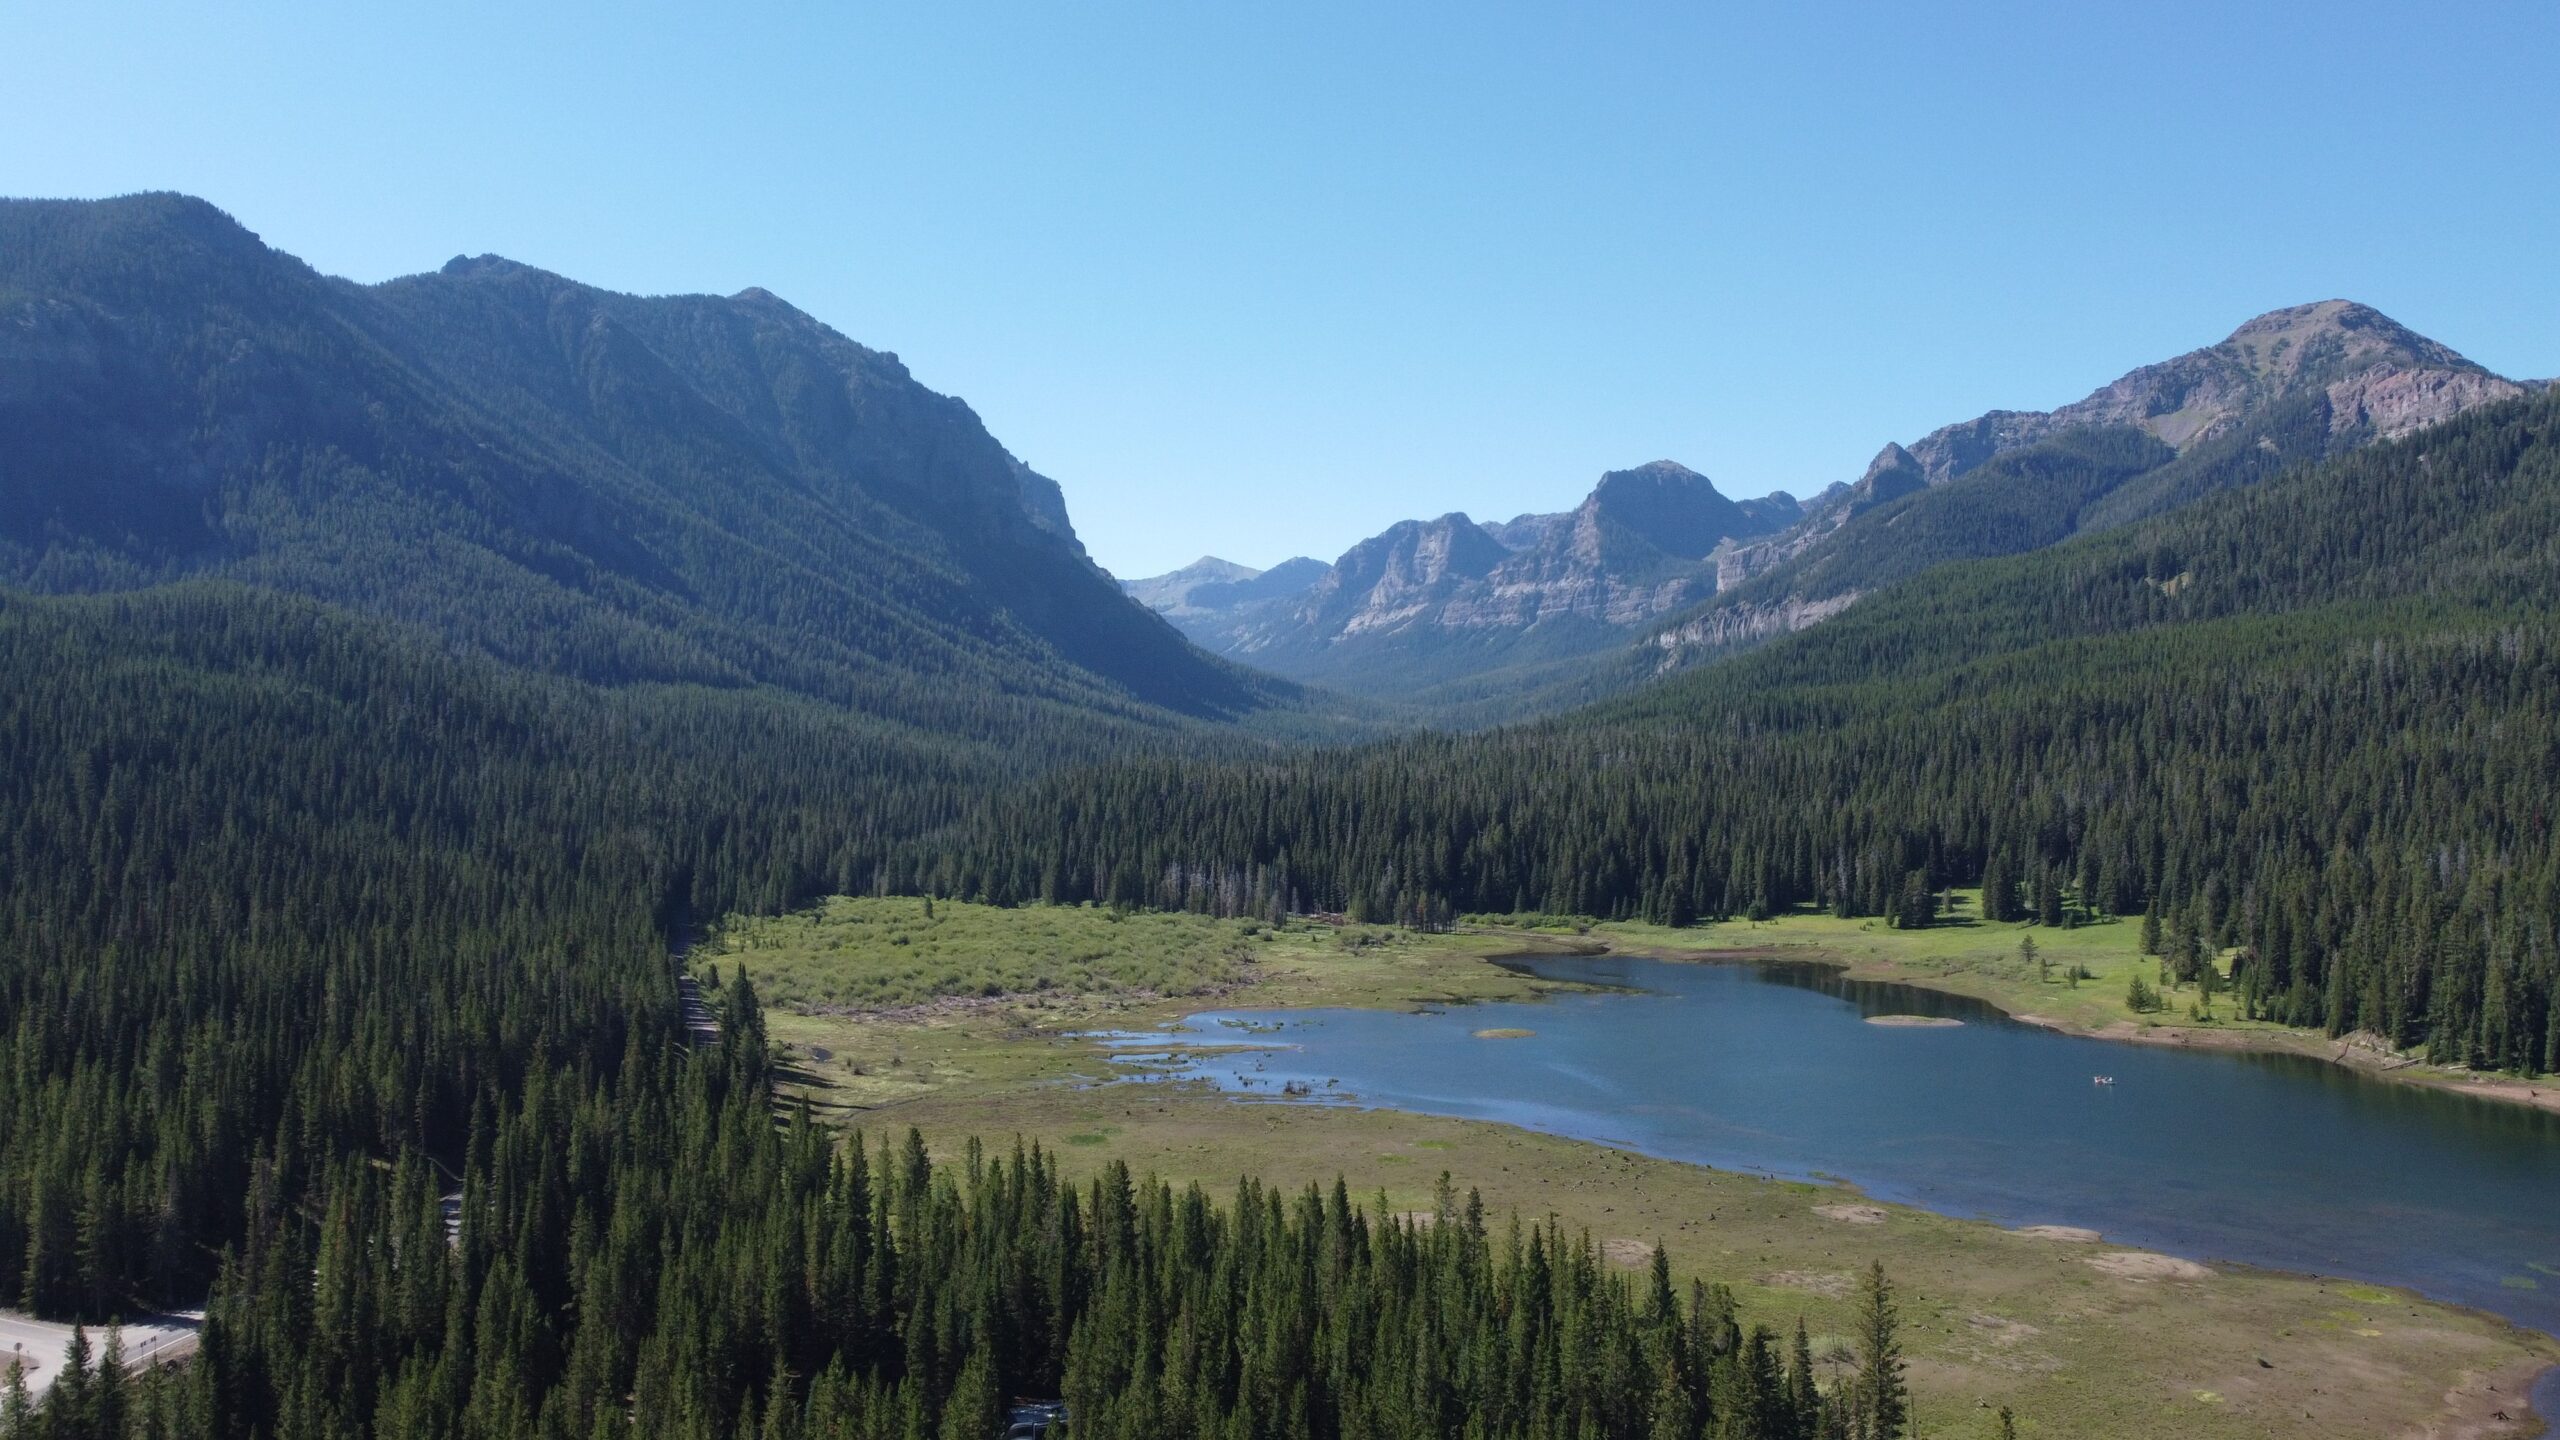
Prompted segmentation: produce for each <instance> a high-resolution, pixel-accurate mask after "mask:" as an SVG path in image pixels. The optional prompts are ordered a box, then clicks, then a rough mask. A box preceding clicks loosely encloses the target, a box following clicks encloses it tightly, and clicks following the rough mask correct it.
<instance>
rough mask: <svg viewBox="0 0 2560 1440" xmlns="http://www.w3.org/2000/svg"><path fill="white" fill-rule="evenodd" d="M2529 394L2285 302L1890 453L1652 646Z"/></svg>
mask: <svg viewBox="0 0 2560 1440" xmlns="http://www.w3.org/2000/svg"><path fill="white" fill-rule="evenodd" d="M2528 388H2529V387H2527V386H2524V385H2520V384H2518V383H2516V382H2514V381H2510V380H2506V379H2504V378H2501V377H2499V376H2497V375H2493V374H2491V373H2489V372H2488V371H2487V370H2485V369H2482V368H2481V367H2480V366H2478V365H2475V364H2473V363H2472V362H2471V361H2469V360H2466V359H2464V358H2463V357H2462V356H2461V355H2460V354H2458V353H2456V352H2455V351H2453V350H2452V349H2450V348H2448V347H2446V346H2444V345H2442V344H2439V343H2437V342H2436V341H2433V340H2430V339H2428V338H2426V337H2425V336H2422V335H2419V334H2417V333H2415V332H2413V331H2411V330H2409V329H2407V328H2406V327H2404V326H2402V325H2400V324H2398V323H2397V322H2395V321H2393V320H2391V319H2390V318H2389V317H2387V316H2385V315H2383V314H2381V313H2380V312H2378V311H2376V310H2374V309H2372V308H2370V307H2368V306H2364V305H2358V304H2354V303H2352V302H2349V301H2344V300H2327V301H2322V302H2320V303H2318V304H2313V305H2298V306H2294V307H2292V308H2290V309H2284V310H2276V311H2271V312H2269V313H2268V314H2265V315H2261V316H2259V317H2257V318H2256V319H2254V320H2251V321H2249V322H2248V323H2246V324H2244V325H2242V326H2241V327H2240V328H2239V329H2237V330H2235V331H2233V332H2232V333H2231V335H2230V337H2229V338H2227V339H2225V340H2223V341H2222V342H2221V343H2219V344H2216V345H2211V346H2207V347H2205V348H2204V349H2201V350H2195V351H2191V352H2189V353H2187V354H2185V355H2181V356H2178V357H2177V358H2175V359H2172V360H2167V361H2163V362H2161V363H2158V364H2154V365H2146V366H2143V367H2142V368H2140V369H2137V370H2134V371H2132V372H2131V373H2129V374H2127V375H2125V376H2123V377H2122V378H2120V379H2118V380H2116V381H2115V382H2114V383H2112V384H2110V385H2106V386H2104V387H2102V388H2100V389H2099V390H2097V391H2096V392H2094V393H2092V394H2091V395H2089V396H2088V397H2086V398H2085V399H2082V400H2079V401H2076V402H2074V403H2072V404H2070V405H2066V406H2063V407H2062V408H2061V409H2058V410H2052V411H2017V410H1995V411H1992V412H1990V413H1988V414H1985V415H1981V416H1978V417H1976V418H1974V419H1972V420H1969V421H1965V422H1963V423H1960V424H1955V425H1948V426H1943V427H1941V428H1939V429H1937V430H1934V431H1931V432H1930V433H1929V434H1927V435H1924V436H1922V437H1921V438H1920V439H1918V440H1916V441H1913V442H1912V443H1911V444H1910V445H1908V446H1903V445H1899V444H1894V445H1887V446H1886V447H1885V449H1884V450H1883V451H1882V452H1880V453H1879V454H1878V455H1877V456H1876V459H1875V461H1874V462H1873V463H1872V464H1871V465H1870V466H1869V467H1868V469H1867V473H1866V474H1865V475H1864V476H1862V477H1861V478H1860V479H1859V481H1858V483H1857V484H1855V485H1852V486H1847V487H1835V488H1834V489H1833V490H1831V491H1829V492H1827V493H1826V494H1825V495H1824V496H1823V497H1822V498H1821V499H1820V500H1818V501H1817V502H1816V503H1815V504H1813V505H1810V506H1808V507H1806V511H1807V513H1806V516H1805V518H1804V519H1803V520H1802V521H1801V522H1800V523H1798V524H1797V525H1795V526H1794V527H1792V528H1791V529H1789V530H1787V531H1785V532H1784V533H1782V534H1779V535H1776V536H1773V537H1770V538H1768V539H1766V540H1762V541H1760V542H1758V543H1755V544H1748V545H1742V546H1738V547H1736V548H1735V549H1734V550H1732V551H1730V552H1728V553H1727V554H1726V555H1725V556H1724V557H1723V558H1722V560H1721V563H1720V566H1719V573H1718V577H1717V579H1718V586H1717V594H1716V595H1715V597H1714V598H1713V599H1712V600H1711V601H1708V602H1706V603H1704V604H1702V605H1700V606H1699V607H1697V608H1696V609H1695V610H1694V611H1692V612H1691V613H1689V614H1686V615H1683V616H1680V617H1678V618H1676V619H1674V620H1673V621H1671V622H1668V623H1666V624H1665V625H1663V626H1662V627H1661V628H1660V629H1659V630H1658V632H1657V633H1656V635H1655V637H1654V641H1655V644H1656V645H1657V646H1658V647H1659V653H1660V655H1661V657H1662V661H1663V663H1665V664H1671V665H1678V664H1687V663H1694V662H1695V661H1697V660H1699V659H1702V658H1708V657H1712V656H1714V655H1717V654H1721V653H1724V652H1726V651H1728V650H1730V649H1732V648H1734V647H1735V646H1737V645H1744V644H1750V643H1756V642H1758V641H1760V640H1764V639H1766V638H1768V637H1769V636H1771V635H1774V634H1783V633H1785V632H1787V631H1790V630H1794V629H1800V628H1802V627H1803V626H1805V625H1808V624H1812V623H1815V622H1817V621H1820V620H1823V619H1826V618H1828V617H1830V616H1832V615H1835V614H1837V613H1839V612H1840V610H1841V609H1842V608H1843V607H1845V606H1846V605H1847V604H1849V603H1850V602H1851V601H1854V600H1855V599H1856V598H1857V597H1858V596H1859V595H1862V594H1865V593H1867V592H1868V591H1871V590H1873V589H1875V588H1876V587H1878V586H1880V585H1885V584H1889V583H1891V582H1892V581H1894V580H1898V579H1901V578H1903V577H1905V576H1909V575H1913V574H1916V573H1918V572H1919V571H1921V570H1923V569H1926V568H1928V567H1930V566H1933V565H1937V564H1941V563H1944V562H1946V561H1949V560H1957V559H1970V558H1979V557H1983V556H1990V555H2004V554H2014V553H2017V552H2019V551H2023V550H2032V549H2036V548H2040V547H2042V546H2045V545H2050V544H2054V543H2056V542H2058V541H2060V540H2062V539H2064V538H2067V537H2068V536H2071V535H2074V534H2078V533H2081V532H2084V531H2088V530H2096V529H2104V528H2107V527H2109V526H2114V525H2121V524H2125V523H2128V522H2130V521H2133V520H2138V519H2140V518H2142V517H2144V516H2146V515H2152V514H2157V513H2160V512H2162V511H2165V510H2169V509H2172V508H2175V507H2177V506H2179V505H2183V504H2186V503H2189V502H2191V501H2193V500H2195V499H2197V498H2199V497H2201V496H2203V495H2207V494H2210V493H2212V492H2214V491H2216V490H2221V489H2227V488H2231V487H2233V486H2238V485H2245V484H2251V483H2254V482H2256V481H2258V480H2262V479H2265V478H2267V477H2268V476H2271V475H2273V474H2276V473H2277V472H2279V471H2281V470H2283V469H2285V468H2287V467H2288V466H2292V465H2298V464H2302V463H2306V462H2309V461H2314V460H2318V459H2321V458H2324V457H2326V456H2331V455H2337V454H2342V453H2345V452H2346V451H2349V450H2353V449H2356V448H2358V447H2360V446H2363V445H2368V444H2372V443H2374V442H2376V441H2381V440H2390V439H2396V438H2399V437H2401V436H2405V435H2408V434H2412V433H2414V432H2416V431H2419V430H2422V429H2424V428H2426V427H2428V426H2431V425H2435V424H2440V423H2442V422H2443V421H2445V420H2448V419H2450V418H2452V417H2454V416H2456V415H2459V414H2462V413H2464V412H2465V411H2468V410H2471V409H2473V408H2476V407H2478V406H2480V405H2484V404H2488V403H2491V402H2494V401H2499V400H2505V399H2512V398H2514V397H2516V396H2519V395H2522V394H2524V393H2526V392H2527V389H2528Z"/></svg>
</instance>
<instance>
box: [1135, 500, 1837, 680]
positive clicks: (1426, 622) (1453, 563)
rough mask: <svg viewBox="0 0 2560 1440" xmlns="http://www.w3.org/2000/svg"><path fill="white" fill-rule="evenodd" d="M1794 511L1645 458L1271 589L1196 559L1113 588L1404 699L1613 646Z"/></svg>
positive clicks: (1307, 669)
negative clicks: (1568, 504)
mask: <svg viewBox="0 0 2560 1440" xmlns="http://www.w3.org/2000/svg"><path fill="white" fill-rule="evenodd" d="M1801 513H1802V512H1801V510H1800V509H1799V507H1798V506H1797V505H1796V503H1795V501H1793V500H1792V499H1790V498H1788V497H1787V496H1785V495H1772V496H1768V497H1765V498H1763V499H1759V500H1749V501H1742V502H1736V501H1733V500H1730V499H1728V498H1726V497H1725V496H1724V495H1723V494H1722V493H1721V492H1719V491H1718V490H1717V489H1716V487H1715V486H1714V485H1713V484H1712V483H1711V482H1709V481H1708V480H1707V478H1706V477H1705V476H1703V475H1700V474H1698V473H1697V472H1696V471H1693V470H1690V469H1689V468H1687V467H1686V466H1683V465H1679V464H1675V463H1673V462H1671V461H1668V460H1657V461H1655V462H1653V463H1651V464H1648V465H1641V466H1637V467H1635V468H1633V469H1628V470H1613V471H1610V472H1609V473H1607V474H1605V475H1603V476H1601V477H1600V480H1599V482H1598V483H1597V484H1596V485H1594V486H1593V488H1592V490H1591V492H1590V494H1589V495H1588V496H1587V497H1586V498H1585V499H1584V500H1583V502H1582V504H1580V505H1579V506H1577V507H1575V508H1574V509H1572V510H1569V511H1561V512H1557V513H1554V514H1527V515H1520V516H1516V517H1514V518H1513V519H1511V520H1509V521H1506V522H1503V523H1501V524H1498V525H1480V524H1478V523H1476V522H1475V521H1473V520H1471V519H1469V518H1468V517H1467V516H1465V515H1463V514H1450V515H1443V516H1441V517H1440V518H1438V519H1436V520H1407V521H1403V522H1400V523H1398V524H1396V525H1394V526H1391V527H1389V528H1388V529H1386V530H1385V531H1383V532H1381V533H1379V534H1377V535H1374V536H1372V537H1370V538H1369V539H1367V540H1364V541H1361V542H1360V543H1359V544H1357V545H1355V546H1353V547H1352V548H1351V549H1349V550H1348V551H1345V552H1344V553H1343V555H1342V557H1341V558H1340V559H1339V560H1337V561H1335V562H1334V564H1333V565H1332V566H1331V567H1330V568H1325V567H1318V566H1316V565H1315V562H1313V561H1291V562H1289V564H1288V565H1286V566H1282V567H1278V568H1277V569H1275V570H1274V571H1273V572H1272V576H1273V577H1276V576H1278V575H1280V574H1281V572H1282V571H1284V570H1285V571H1288V572H1289V574H1288V579H1287V583H1286V585H1285V586H1283V585H1280V584H1277V583H1274V581H1273V578H1272V577H1252V576H1245V577H1242V578H1241V579H1239V577H1237V576H1234V575H1231V574H1229V573H1228V572H1227V571H1225V570H1220V569H1215V568H1212V567H1211V562H1208V561H1203V562H1201V563H1200V564H1197V565H1193V566H1189V567H1186V568H1185V569H1183V570H1178V571H1175V572H1173V573H1172V574H1169V575H1163V576H1158V577H1155V578H1153V579H1149V580H1143V581H1132V582H1129V585H1128V589H1129V591H1130V593H1131V594H1133V595H1138V596H1140V597H1141V598H1143V599H1145V600H1146V601H1147V603H1148V604H1150V605H1151V606H1153V607H1154V608H1155V609H1156V610H1158V611H1159V612H1160V613H1162V614H1163V615H1165V616H1166V618H1168V619H1170V620H1172V621H1173V622H1174V623H1175V624H1176V625H1178V626H1180V627H1182V629H1183V630H1184V632H1185V633H1186V634H1188V635H1190V636H1191V637H1192V638H1193V639H1194V640H1196V641H1198V642H1199V643H1201V644H1202V645H1204V646H1207V647H1208V648H1210V649H1212V650H1214V651H1216V652H1217V653H1219V654H1222V655H1226V656H1229V657H1232V658H1235V659H1239V660H1242V661H1245V662H1247V663H1249V664H1252V665H1254V666H1257V667H1260V668H1262V669H1266V670H1270V671H1273V672H1275V673H1278V674H1281V675H1285V676H1289V677H1291V678H1293V679H1299V680H1305V681H1310V682H1315V683H1321V684H1325V685H1329V686H1335V687H1339V688H1342V689H1346V690H1350V691H1353V692H1356V693H1363V694H1369V695H1375V696H1382V697H1393V698H1414V697H1416V696H1419V695H1424V694H1425V693H1426V692H1427V691H1428V690H1429V689H1430V688H1431V687H1435V686H1443V685H1448V684H1452V683H1465V684H1475V685H1496V684H1499V683H1500V682H1499V680H1498V679H1497V678H1495V677H1499V676H1501V675H1504V674H1507V673H1508V671H1509V668H1510V667H1515V666H1520V665H1524V664H1527V665H1535V664H1539V663H1552V662H1555V661H1558V660H1561V659H1567V658H1570V657H1574V656H1581V655H1588V654H1592V653H1594V652H1599V651H1605V650H1609V649H1613V648H1616V647H1619V646H1621V645H1623V644H1624V643H1625V642H1626V641H1628V640H1629V639H1630V638H1631V637H1632V636H1633V635H1634V634H1636V633H1637V628H1638V627H1640V626H1642V625H1644V624H1645V623H1646V622H1648V621H1651V620H1653V619H1654V618H1656V617H1658V616H1660V615H1663V614H1664V613H1666V612H1669V611H1674V610H1677V609H1680V608H1681V607H1683V606H1687V605H1690V604H1693V603H1695V602H1696V601H1698V600H1701V599H1703V598H1705V597H1707V596H1708V595H1711V594H1712V593H1714V589H1715V576H1716V564H1715V557H1716V556H1717V555H1718V554H1719V553H1721V552H1722V551H1724V550H1726V549H1728V548H1729V547H1730V546H1731V545H1732V544H1733V543H1735V542H1736V541H1738V540H1743V539H1748V538H1751V537H1756V536H1763V535H1767V534H1770V533H1772V532H1774V531H1777V530H1781V529H1783V528H1785V527H1787V526H1789V525H1792V524H1794V523H1796V522H1797V520H1798V519H1799V518H1800V517H1801ZM1217 564H1219V565H1223V564H1224V562H1217ZM1293 567H1295V568H1293ZM1302 581H1303V582H1304V583H1302Z"/></svg>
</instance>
